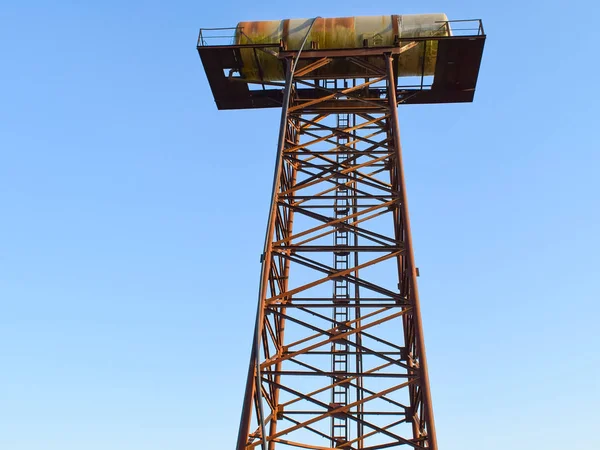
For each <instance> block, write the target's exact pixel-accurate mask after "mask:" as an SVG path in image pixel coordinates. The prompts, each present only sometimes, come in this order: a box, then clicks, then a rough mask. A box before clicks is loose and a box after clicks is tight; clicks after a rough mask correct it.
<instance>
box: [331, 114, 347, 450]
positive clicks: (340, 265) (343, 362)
mask: <svg viewBox="0 0 600 450" xmlns="http://www.w3.org/2000/svg"><path fill="white" fill-rule="evenodd" d="M348 127H350V114H347V113H344V114H338V115H337V129H338V130H345V129H346V128H348ZM348 140H349V139H348V136H346V135H342V134H338V135H337V139H336V141H337V144H338V147H337V150H338V153H337V154H336V163H337V166H336V167H337V170H338V171H340V170H342V169H343V168H344V167H345V166H346V164H347V160H348V156H349V155H348V150H347V149H346V148H344V147H342V148H340V145H345V144H346V143H347V142H348ZM335 180H336V184H337V189H336V191H335V199H334V205H333V210H334V217H335V219H340V218H343V217H346V216H348V215H349V214H351V211H350V208H351V203H352V202H351V200H350V198H349V189H348V181H349V180H348V177H347V176H346V175H344V174H338V175H337V177H336V179H335ZM346 223H348V221H347V220H345V221H343V222H341V223H340V225H342V226H340V227H338V228H337V229H336V231H335V233H334V236H333V239H334V245H335V246H336V247H340V249H339V250H337V249H336V250H335V251H334V261H333V263H334V269H335V270H336V271H342V270H346V269H348V268H349V264H350V251H349V248H348V247H349V246H350V245H351V243H350V239H349V232H348V229H347V228H345V227H344V226H343V224H346ZM333 283H334V286H333V302H334V308H333V326H334V327H335V328H336V329H337V330H338V331H339V332H344V331H345V330H346V324H347V322H348V321H349V319H350V317H349V307H348V304H349V302H350V284H349V282H348V281H347V280H345V279H342V278H335V279H334V281H333ZM349 348H350V346H349V344H348V341H347V340H345V339H343V340H335V341H333V344H332V363H331V364H332V372H333V374H334V376H333V377H332V380H333V382H334V383H339V382H340V381H344V380H345V379H346V377H347V373H348V369H349V367H348V366H349V356H350V355H349V354H348V352H349ZM331 401H332V405H331V406H332V408H339V407H341V406H346V405H348V404H349V403H350V399H349V389H348V384H346V383H341V384H337V385H336V386H334V387H333V389H332V400H331ZM349 438H350V436H349V422H348V417H347V416H346V415H334V416H333V417H332V419H331V440H332V446H333V447H337V446H341V445H342V444H344V443H346V442H348V440H349Z"/></svg>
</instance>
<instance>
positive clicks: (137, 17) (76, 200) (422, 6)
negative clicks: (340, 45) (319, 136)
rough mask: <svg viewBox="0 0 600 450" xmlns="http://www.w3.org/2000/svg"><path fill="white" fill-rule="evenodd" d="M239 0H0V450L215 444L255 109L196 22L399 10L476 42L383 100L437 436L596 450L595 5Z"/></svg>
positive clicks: (257, 135)
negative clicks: (221, 100) (397, 153)
mask: <svg viewBox="0 0 600 450" xmlns="http://www.w3.org/2000/svg"><path fill="white" fill-rule="evenodd" d="M259 3H261V4H260V5H259ZM263 3H264V2H248V1H240V0H232V1H229V2H227V1H225V2H203V1H196V2H191V1H184V0H180V1H177V0H173V1H170V2H159V1H144V2H142V1H128V2H117V1H112V0H109V1H103V2H75V1H57V2H49V1H47V2H42V1H29V2H25V1H23V2H17V1H12V2H11V1H9V2H8V3H7V2H4V3H3V4H2V6H0V49H1V52H0V208H1V212H2V218H1V220H0V306H1V311H0V448H2V449H6V450H82V449H85V450H106V449H111V450H192V449H194V450H197V449H207V450H209V449H210V450H221V449H223V450H225V449H227V450H229V449H232V448H233V445H234V440H235V434H236V433H237V425H238V417H239V411H240V405H241V398H242V392H243V388H244V377H245V370H246V367H247V362H248V356H249V349H250V339H251V334H252V327H253V316H254V311H255V301H256V290H257V281H258V272H259V264H258V257H259V254H260V252H261V246H262V239H263V233H264V226H265V221H266V214H267V210H268V196H269V189H270V180H271V170H272V165H273V156H274V149H275V144H276V138H277V126H278V112H277V111H275V110H268V111H233V112H226V111H217V109H216V108H215V106H214V103H213V100H212V96H211V92H210V89H209V87H208V85H207V82H206V79H205V76H204V74H203V69H202V65H201V63H200V60H199V58H198V56H197V54H196V52H195V40H196V36H197V31H198V28H199V27H200V26H204V27H211V26H213V27H216V26H234V25H235V24H236V23H237V22H238V21H240V20H255V19H256V20H260V19H277V18H286V17H314V16H316V15H320V16H325V17H328V16H329V17H335V16H347V15H376V14H403V13H423V12H446V13H447V14H448V15H449V16H450V18H454V19H458V18H477V17H481V18H483V19H484V23H485V26H486V31H487V33H488V35H489V39H488V42H487V44H486V50H485V55H484V61H483V65H482V70H481V76H480V82H479V87H478V91H477V94H476V99H475V102H474V103H473V104H465V105H439V106H419V107H401V108H400V116H401V126H402V130H403V143H404V151H405V163H406V171H407V181H408V193H409V198H410V206H411V213H412V221H413V228H414V240H415V251H416V258H417V262H418V265H419V267H420V269H421V278H420V290H421V299H422V304H423V316H424V323H425V336H426V343H427V349H428V356H429V360H430V361H429V362H430V375H431V384H432V393H433V401H434V409H435V412H436V421H437V426H438V439H439V442H440V449H441V450H442V449H443V450H482V449H486V450H507V449H511V450H521V449H523V450H525V449H527V450H530V449H538V448H539V449H544V450H559V449H561V450H562V449H565V448H569V449H570V450H584V449H585V450H591V449H597V448H600V437H599V435H598V432H597V427H598V415H599V413H598V404H599V403H600V387H599V383H600V381H599V379H600V375H599V372H600V356H599V355H600V354H599V350H598V349H599V347H600V338H599V328H600V326H599V325H598V317H599V315H600V306H599V305H600V303H599V298H600V273H599V272H600V270H599V267H600V264H599V258H600V256H599V255H600V235H599V230H600V212H599V211H600V202H599V198H598V197H599V192H600V177H599V170H600V154H599V150H600V149H599V147H600V145H599V139H598V129H599V127H600V121H599V119H598V112H597V111H598V104H599V102H600V95H599V94H600V83H599V82H598V72H599V71H600V65H599V63H598V58H597V56H596V55H597V53H598V42H599V41H600V26H598V21H597V19H598V17H599V16H600V8H599V6H598V3H597V2H591V1H588V2H586V1H581V2H570V3H565V2H560V1H556V0H554V1H546V2H541V1H529V2H528V1H522V0H521V1H516V0H505V1H489V2H482V1H475V0H472V1H420V2H416V1H415V2H392V1H388V0H386V1H381V2H377V3H375V2H365V1H364V0H362V1H356V0H351V1H345V2H341V1H340V2H297V3H296V4H285V3H284V2H275V3H273V2H271V6H266V5H264V4H263ZM403 5H404V6H403ZM236 140H237V143H236ZM566 442H570V443H569V444H567V443H566Z"/></svg>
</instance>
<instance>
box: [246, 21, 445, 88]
mask: <svg viewBox="0 0 600 450" xmlns="http://www.w3.org/2000/svg"><path fill="white" fill-rule="evenodd" d="M313 20H314V24H313V25H312V28H311V24H312V23H313ZM309 30H310V33H309V35H308V39H307V41H306V44H305V47H304V50H307V49H310V48H316V49H348V48H363V47H392V46H395V45H397V44H398V42H399V39H402V42H401V44H400V45H401V46H402V45H407V44H410V38H415V37H419V38H423V37H443V36H449V35H451V30H450V25H449V23H448V18H447V16H446V14H410V15H389V16H360V17H339V18H317V19H316V20H315V19H286V20H269V21H258V22H240V23H239V24H238V25H237V29H236V35H235V42H236V44H276V45H279V44H280V43H284V44H285V46H286V49H287V50H298V49H299V48H300V46H301V45H302V42H303V40H304V37H305V36H306V33H307V32H308V31H309ZM437 44H438V43H437V41H436V40H428V41H419V42H418V44H417V45H414V44H413V45H414V46H411V47H409V48H408V49H407V50H406V51H404V52H403V53H401V54H400V55H399V56H398V76H421V75H424V76H428V75H433V74H434V71H435V64H436V59H437V48H438V45H437ZM240 54H241V57H242V70H241V76H242V77H243V78H245V79H247V80H252V81H260V80H265V81H281V80H284V79H285V75H284V73H283V67H282V65H281V62H280V61H279V60H278V59H277V58H276V57H275V56H272V55H269V54H268V53H265V52H262V51H257V52H255V51H254V50H252V49H241V51H240ZM423 59H425V61H423ZM372 62H373V63H374V64H377V65H382V62H381V59H380V58H379V59H374V60H373V61H372ZM382 68H383V65H382ZM362 71H364V69H361V67H360V66H358V65H355V64H352V63H350V62H348V63H347V64H344V65H343V66H340V64H337V65H331V64H330V65H327V66H325V67H323V68H321V69H319V71H318V72H317V74H318V76H319V77H327V76H328V75H339V74H340V73H346V74H348V76H349V77H360V75H361V73H362Z"/></svg>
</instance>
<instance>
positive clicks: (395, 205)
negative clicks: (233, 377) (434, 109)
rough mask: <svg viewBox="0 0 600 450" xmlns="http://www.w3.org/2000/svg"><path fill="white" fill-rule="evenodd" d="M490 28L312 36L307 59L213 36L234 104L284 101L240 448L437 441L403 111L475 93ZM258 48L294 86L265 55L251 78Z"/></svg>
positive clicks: (213, 61) (208, 50)
mask: <svg viewBox="0 0 600 450" xmlns="http://www.w3.org/2000/svg"><path fill="white" fill-rule="evenodd" d="M392 17H394V16H392ZM323 20H325V22H323V23H319V22H318V20H315V21H313V23H314V24H319V27H320V28H319V27H318V28H317V31H318V32H322V31H323V30H326V29H327V27H326V24H327V22H326V19H323ZM393 20H394V19H392V21H393ZM476 24H477V26H476V31H474V32H473V33H472V34H471V35H467V36H456V35H455V34H454V33H450V32H448V33H446V34H444V35H427V36H425V37H424V36H422V35H419V36H417V35H415V36H407V35H402V34H399V35H397V36H394V38H393V40H392V41H391V43H392V45H388V44H389V43H383V44H381V45H379V44H377V43H376V41H375V40H372V41H368V40H367V41H366V42H365V45H364V46H362V47H360V48H359V47H351V46H350V47H344V48H320V47H319V45H316V44H315V43H314V40H313V41H310V39H311V37H312V35H310V36H309V33H306V34H305V36H307V37H308V39H309V41H310V48H307V49H305V50H304V51H302V52H300V51H299V49H298V48H295V49H294V46H293V45H288V44H289V43H286V42H285V41H284V40H283V39H282V40H281V42H278V43H277V45H274V44H273V43H272V42H266V43H265V42H263V43H240V42H239V40H240V38H239V36H240V33H241V30H240V29H239V27H238V28H236V29H235V32H234V34H233V38H234V39H236V40H235V41H232V43H229V44H227V45H215V46H207V45H203V44H204V43H205V42H206V39H207V36H206V30H203V31H202V32H201V34H200V39H199V44H201V45H199V46H198V51H199V53H200V56H201V58H202V62H203V64H204V67H205V69H206V72H207V76H208V79H209V83H210V85H211V89H212V90H213V93H214V95H215V100H216V101H217V105H218V106H219V108H221V109H230V108H255V107H269V106H276V105H279V106H280V107H281V106H282V105H283V108H282V116H281V124H280V147H279V149H278V153H277V158H276V163H275V168H276V170H275V175H274V176H275V179H274V183H273V184H274V189H273V195H272V199H271V211H270V215H269V221H268V223H269V225H268V228H267V233H266V239H265V247H264V253H263V255H262V258H261V263H262V271H261V285H260V292H259V299H258V300H259V301H258V309H257V316H256V330H255V341H254V345H253V349H252V357H251V360H250V365H249V371H248V379H247V385H246V394H245V398H244V402H243V407H242V416H241V420H240V428H239V430H240V431H239V437H238V442H237V450H251V449H261V450H276V449H292V448H308V449H321V450H327V449H332V448H341V449H347V450H362V449H374V448H396V447H400V446H404V447H406V448H414V449H433V450H436V449H437V440H436V434H435V424H434V418H433V409H432V402H431V394H430V388H429V377H428V371H427V360H426V355H425V345H424V340H423V327H422V320H421V314H420V304H419V297H418V290H417V283H416V276H417V274H416V267H415V263H414V256H413V249H412V239H411V235H410V221H409V217H408V206H407V199H406V187H405V182H404V168H403V164H402V157H401V149H400V132H399V127H398V117H397V106H398V104H403V103H430V102H433V103H436V102H451V101H470V100H472V98H473V92H474V87H475V82H476V79H477V72H478V68H479V62H480V59H481V53H482V50H483V43H484V40H485V35H484V34H483V26H482V25H481V22H480V21H476ZM443 26H444V27H445V29H446V30H450V29H451V27H450V22H447V23H445V24H443ZM309 31H310V29H309ZM288 34H289V31H288ZM255 37H256V36H255ZM370 42H371V43H370ZM417 47H419V48H422V49H424V50H423V53H422V56H421V57H422V60H421V65H420V67H421V73H420V80H419V81H420V82H418V83H417V84H409V85H401V84H399V83H398V81H399V78H398V76H399V75H402V73H400V72H401V67H402V65H401V64H400V60H401V58H403V56H402V55H403V54H404V53H405V52H408V51H410V50H411V49H414V48H417ZM432 48H435V49H436V53H435V58H434V61H433V66H431V63H430V62H427V58H429V57H430V56H431V55H429V56H428V53H427V49H432ZM248 52H251V53H252V54H253V53H254V52H258V53H261V52H262V53H261V54H264V55H267V56H268V57H269V58H275V59H276V61H278V62H277V64H279V65H280V69H276V70H281V71H282V73H283V74H284V76H285V78H286V81H287V82H286V84H285V86H286V89H285V91H284V95H282V92H281V87H282V86H278V85H277V82H276V81H273V80H269V79H268V78H269V77H267V76H266V74H268V73H275V72H269V70H272V68H271V69H269V70H263V68H262V67H261V65H260V64H261V58H257V59H256V60H255V61H257V70H256V73H259V74H260V73H262V75H260V76H259V77H258V78H259V79H256V77H254V75H252V76H245V75H244V70H245V69H244V58H245V56H243V55H244V54H245V55H246V56H247V54H248ZM271 62H272V61H271ZM270 64H271V63H270ZM293 67H295V68H296V70H295V71H293V70H292V68H293ZM340 68H342V69H343V70H342V71H341V72H340ZM429 72H433V74H434V75H433V81H430V82H426V81H425V79H426V78H427V77H430V75H428V74H429ZM227 73H229V75H227ZM235 73H237V74H238V75H234V74H235ZM253 73H254V72H253ZM247 74H248V72H246V75H247ZM250 86H255V88H253V89H250Z"/></svg>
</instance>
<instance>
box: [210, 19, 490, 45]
mask: <svg viewBox="0 0 600 450" xmlns="http://www.w3.org/2000/svg"><path fill="white" fill-rule="evenodd" d="M435 23H439V24H440V29H439V32H441V33H440V35H439V36H438V35H437V33H438V32H432V35H431V36H419V37H418V38H416V39H418V40H430V39H431V40H434V39H436V38H443V37H469V36H485V31H484V29H483V22H482V20H481V19H463V20H441V21H437V22H435ZM241 35H244V36H246V38H247V40H248V42H247V43H252V40H251V39H250V37H249V36H247V35H245V34H244V30H243V27H225V28H200V33H199V34H198V47H206V46H211V45H235V44H237V40H238V37H240V36H241ZM407 39H411V37H407V36H404V37H402V38H401V40H407ZM273 45H274V46H275V45H276V44H273Z"/></svg>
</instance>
